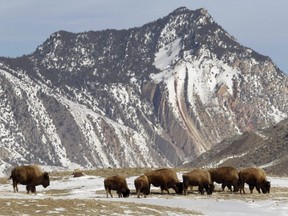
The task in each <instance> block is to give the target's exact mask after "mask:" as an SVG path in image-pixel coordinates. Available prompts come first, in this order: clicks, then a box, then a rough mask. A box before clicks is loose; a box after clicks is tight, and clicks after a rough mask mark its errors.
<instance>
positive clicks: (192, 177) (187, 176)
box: [182, 169, 214, 195]
mask: <svg viewBox="0 0 288 216" xmlns="http://www.w3.org/2000/svg"><path fill="white" fill-rule="evenodd" d="M182 178H183V189H184V195H187V190H188V187H191V189H192V187H193V186H198V190H199V192H200V193H201V194H204V189H205V190H206V193H207V194H212V193H213V190H214V185H213V183H212V180H211V176H210V173H209V172H208V170H204V169H194V170H192V171H190V172H187V173H184V174H183V175H182Z"/></svg>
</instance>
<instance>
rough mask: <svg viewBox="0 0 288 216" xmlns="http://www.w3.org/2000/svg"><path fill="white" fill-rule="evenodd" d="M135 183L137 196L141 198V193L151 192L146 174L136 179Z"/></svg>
mask: <svg viewBox="0 0 288 216" xmlns="http://www.w3.org/2000/svg"><path fill="white" fill-rule="evenodd" d="M134 185H135V189H136V194H137V197H138V198H140V194H141V193H142V194H144V197H146V195H148V194H150V184H149V180H148V178H147V176H146V175H141V176H139V177H137V178H136V179H135V180H134Z"/></svg>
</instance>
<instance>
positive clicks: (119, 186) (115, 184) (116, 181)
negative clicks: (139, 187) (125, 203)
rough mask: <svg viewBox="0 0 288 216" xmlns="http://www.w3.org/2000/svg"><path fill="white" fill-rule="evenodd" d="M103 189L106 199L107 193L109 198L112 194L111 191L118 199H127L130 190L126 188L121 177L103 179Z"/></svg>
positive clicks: (123, 178)
mask: <svg viewBox="0 0 288 216" xmlns="http://www.w3.org/2000/svg"><path fill="white" fill-rule="evenodd" d="M104 187H105V190H106V194H107V198H108V193H109V194H110V196H111V197H113V196H112V193H111V190H116V191H117V194H118V197H122V196H123V197H129V194H130V190H129V188H128V186H127V181H126V178H125V177H123V176H118V175H117V176H111V177H107V178H105V179H104Z"/></svg>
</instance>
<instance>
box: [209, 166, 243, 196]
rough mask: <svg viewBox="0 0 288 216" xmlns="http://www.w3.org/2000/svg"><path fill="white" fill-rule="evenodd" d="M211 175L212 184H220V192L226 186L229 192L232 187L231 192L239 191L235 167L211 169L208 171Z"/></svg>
mask: <svg viewBox="0 0 288 216" xmlns="http://www.w3.org/2000/svg"><path fill="white" fill-rule="evenodd" d="M208 171H209V172H210V175H211V180H212V182H216V183H218V184H222V191H224V188H225V187H226V186H227V187H228V188H229V189H230V191H232V186H233V192H237V191H239V187H238V180H239V176H238V171H237V169H236V168H235V167H231V166H224V167H218V168H212V169H209V170H208Z"/></svg>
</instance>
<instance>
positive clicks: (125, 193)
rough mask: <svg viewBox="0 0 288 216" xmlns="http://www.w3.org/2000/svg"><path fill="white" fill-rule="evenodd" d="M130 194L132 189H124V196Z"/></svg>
mask: <svg viewBox="0 0 288 216" xmlns="http://www.w3.org/2000/svg"><path fill="white" fill-rule="evenodd" d="M129 194H130V190H129V189H127V190H124V191H123V192H122V195H123V197H129Z"/></svg>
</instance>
